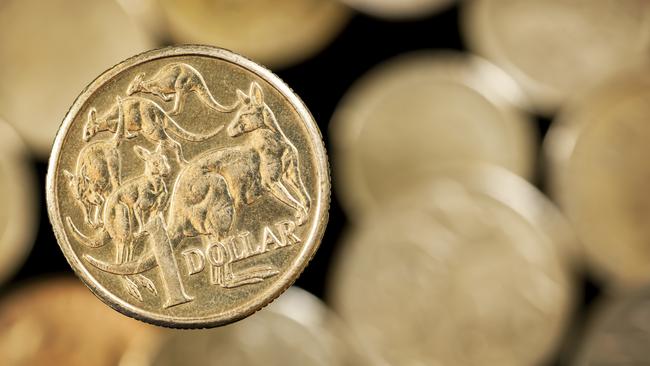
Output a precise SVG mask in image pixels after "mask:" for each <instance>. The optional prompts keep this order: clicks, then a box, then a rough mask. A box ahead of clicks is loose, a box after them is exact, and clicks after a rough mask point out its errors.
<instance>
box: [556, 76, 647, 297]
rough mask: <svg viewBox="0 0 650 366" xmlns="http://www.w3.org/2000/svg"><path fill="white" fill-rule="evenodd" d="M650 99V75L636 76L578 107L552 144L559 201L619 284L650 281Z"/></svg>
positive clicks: (561, 121) (607, 276)
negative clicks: (649, 159)
mask: <svg viewBox="0 0 650 366" xmlns="http://www.w3.org/2000/svg"><path fill="white" fill-rule="evenodd" d="M649 100H650V77H649V76H648V73H647V69H641V70H638V71H629V72H628V73H626V74H624V75H621V76H618V77H616V78H615V79H612V80H610V81H608V82H606V83H604V84H602V85H601V86H600V87H599V88H597V89H595V90H593V91H592V92H591V93H589V94H587V95H584V96H583V97H581V98H579V99H577V100H576V101H575V103H573V104H571V106H570V107H569V108H567V109H566V110H565V111H564V112H563V113H562V114H560V116H559V117H558V118H557V119H556V121H554V122H553V125H552V127H551V129H550V131H549V133H548V136H547V138H546V141H545V142H544V148H545V153H546V155H547V157H548V166H549V173H550V174H549V176H550V178H551V179H550V182H549V183H550V187H551V188H552V192H551V193H552V196H553V197H554V198H555V199H556V200H557V201H558V202H559V203H560V206H561V207H562V208H563V210H564V211H565V212H566V214H567V216H568V218H569V219H570V220H571V221H572V222H573V224H574V226H575V228H576V231H577V233H578V235H579V237H580V239H581V241H582V243H583V246H584V252H585V254H586V258H587V259H588V262H589V263H590V264H591V267H592V269H593V270H595V271H596V273H597V274H598V275H600V277H601V279H603V280H606V281H607V282H609V283H610V284H612V285H622V286H628V285H632V286H636V285H641V284H644V283H646V282H647V281H648V280H650V227H648V225H647V220H648V218H650V197H649V196H648V194H647V182H648V177H649V176H650V166H648V164H647V161H646V156H647V155H648V153H650V146H649V145H648V143H647V141H648V140H649V139H650V125H648V119H649V118H650V104H649V103H648V101H649Z"/></svg>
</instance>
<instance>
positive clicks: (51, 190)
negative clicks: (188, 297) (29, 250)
mask: <svg viewBox="0 0 650 366" xmlns="http://www.w3.org/2000/svg"><path fill="white" fill-rule="evenodd" d="M174 56H202V57H211V58H215V59H218V60H221V61H225V62H228V63H231V64H234V65H237V66H239V67H241V68H243V69H245V70H246V71H248V72H250V73H251V74H253V75H255V76H256V77H259V78H260V79H262V80H264V81H265V82H267V83H268V84H269V85H270V86H271V87H273V88H274V89H275V90H276V91H277V92H278V93H280V94H281V95H282V96H283V97H284V98H285V99H286V101H287V102H288V103H289V104H290V105H291V107H292V108H293V109H294V110H295V112H296V113H297V114H298V116H299V117H300V119H301V120H302V122H303V123H304V126H305V130H306V134H307V137H308V139H309V140H310V141H311V142H312V143H313V145H312V147H313V149H314V157H313V159H314V168H315V169H316V171H317V176H316V177H314V182H315V183H316V184H318V186H319V188H318V189H317V191H318V197H317V198H316V199H314V205H313V206H312V207H313V208H314V213H313V214H312V215H313V217H315V219H314V221H313V224H312V225H311V227H310V228H309V229H308V230H306V234H307V235H306V239H305V241H304V242H305V244H304V245H303V247H302V248H301V250H300V252H299V254H298V255H297V256H296V257H295V258H294V259H293V261H292V263H293V264H294V265H292V266H291V267H289V268H288V269H287V270H286V271H285V272H283V273H281V274H279V275H278V277H277V280H275V281H274V282H273V284H272V285H270V286H269V288H268V289H266V290H264V291H262V292H261V293H260V294H259V295H257V296H256V297H255V298H254V299H250V300H248V301H246V302H245V303H243V304H240V305H239V306H237V307H236V308H233V309H231V310H228V311H226V312H223V313H222V314H217V315H214V316H210V317H187V318H181V319H179V318H174V317H173V316H169V315H162V314H159V313H158V314H157V313H154V312H151V311H146V310H143V309H138V307H136V306H134V305H131V304H129V303H128V302H126V301H124V300H123V299H121V298H119V297H118V296H117V295H115V294H113V293H111V292H110V291H109V290H108V289H106V288H105V287H104V286H102V285H101V284H100V283H99V282H98V281H96V280H95V279H94V278H93V276H92V275H91V274H90V272H89V271H88V269H87V268H86V266H85V265H84V264H83V263H82V262H81V259H80V258H79V257H78V256H77V254H76V253H75V252H74V250H73V249H72V246H71V245H70V242H69V240H68V237H67V234H66V233H65V229H64V225H63V220H62V218H61V213H60V210H59V205H58V203H57V196H56V191H57V189H56V187H57V182H58V179H57V176H58V175H59V171H58V167H59V158H60V154H61V149H62V145H63V143H64V139H65V137H66V136H67V133H68V130H69V129H70V127H71V125H72V123H73V121H74V119H75V117H76V116H77V114H78V113H79V111H80V110H81V107H82V106H83V105H84V104H85V103H86V102H87V101H88V99H89V98H90V97H91V96H92V95H93V94H94V93H96V92H97V90H98V89H99V88H100V87H101V86H103V85H104V84H105V83H107V82H110V81H111V80H112V79H113V77H115V76H117V75H119V74H120V73H121V72H123V71H125V70H128V69H131V68H133V67H137V66H138V65H140V64H144V63H147V62H149V61H153V60H158V59H163V58H167V57H174ZM330 186H331V184H330V174H329V164H328V160H327V152H326V149H325V145H324V143H323V139H322V136H321V133H320V130H319V129H318V125H317V124H316V121H315V120H314V118H313V116H312V115H311V113H310V112H309V109H308V108H307V106H306V105H305V104H304V103H303V101H302V100H301V99H300V97H298V95H296V94H295V93H294V92H293V90H292V89H291V88H290V87H289V86H288V85H287V84H286V83H285V82H284V81H282V79H280V78H279V77H278V76H277V75H275V74H274V73H273V72H271V71H270V70H268V69H266V68H265V67H263V66H261V65H259V64H257V63H255V62H254V61H251V60H249V59H247V58H245V57H243V56H241V55H239V54H236V53H234V52H232V51H229V50H226V49H222V48H218V47H214V46H206V45H184V46H171V47H166V48H159V49H153V50H150V51H147V52H144V53H141V54H138V55H135V56H133V57H131V58H128V59H126V60H124V61H122V62H120V63H119V64H117V65H115V66H113V67H111V68H110V69H108V70H106V71H104V72H103V73H102V74H101V75H100V76H98V77H97V78H96V79H95V80H93V81H92V82H91V83H90V84H89V85H88V86H87V87H86V88H85V89H84V90H83V91H82V92H81V94H80V95H79V96H78V97H77V99H75V101H74V103H73V104H72V106H71V107H70V109H69V111H68V112H67V114H66V116H65V118H64V119H63V122H62V124H61V126H60V127H59V130H58V132H57V135H56V138H55V140H54V144H53V146H52V154H51V156H50V159H49V162H48V170H47V177H46V202H47V211H48V216H49V219H50V223H51V225H52V228H53V230H54V234H55V236H56V239H57V242H58V244H59V247H60V248H61V251H62V252H63V254H64V256H65V258H66V260H67V261H68V264H69V265H70V266H71V267H72V269H73V270H74V272H75V274H76V275H77V277H79V278H80V279H81V281H82V282H83V283H84V284H85V285H86V287H88V288H89V289H90V291H92V293H93V294H95V296H97V297H98V298H99V299H100V300H101V301H103V302H104V303H105V304H106V305H108V306H110V307H111V308H113V309H114V310H116V311H118V312H120V313H122V314H125V315H127V316H129V317H132V318H134V319H137V320H140V321H143V322H147V323H150V324H154V325H159V326H164V327H170V328H182V329H191V328H211V327H217V326H221V325H226V324H229V323H233V322H235V321H238V320H241V319H243V318H246V317H248V316H250V315H251V314H253V313H255V312H256V311H258V310H260V309H262V308H263V307H265V306H266V305H268V304H269V303H271V302H272V301H273V300H275V299H276V298H277V297H278V296H280V295H281V294H282V293H283V292H284V291H286V289H288V288H289V287H290V286H291V285H292V284H293V283H294V282H295V281H296V279H297V278H298V276H299V275H300V274H301V273H302V271H303V270H304V269H305V267H307V265H308V264H309V262H310V261H311V259H312V258H313V256H314V255H315V253H316V251H317V250H318V247H319V246H320V242H321V240H322V237H323V234H324V232H325V228H326V226H327V222H328V219H329V202H330V192H331V189H330ZM296 263H297V264H298V265H295V264H296Z"/></svg>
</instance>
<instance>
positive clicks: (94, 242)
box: [65, 216, 109, 248]
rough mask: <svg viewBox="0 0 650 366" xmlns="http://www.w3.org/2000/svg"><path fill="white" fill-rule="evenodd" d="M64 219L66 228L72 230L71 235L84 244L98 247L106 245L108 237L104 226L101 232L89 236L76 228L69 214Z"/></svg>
mask: <svg viewBox="0 0 650 366" xmlns="http://www.w3.org/2000/svg"><path fill="white" fill-rule="evenodd" d="M65 221H66V223H67V224H68V228H69V229H70V231H71V232H72V234H73V236H74V237H75V238H76V239H77V240H78V241H79V242H80V243H82V244H84V245H85V246H87V247H90V248H99V247H102V246H104V245H106V243H108V239H109V237H108V233H107V232H106V230H105V229H104V228H102V231H101V232H99V233H97V235H95V236H94V237H92V238H91V237H88V236H87V235H85V234H84V233H82V232H81V231H80V230H79V229H77V227H76V226H75V224H74V222H72V219H71V218H70V216H66V218H65Z"/></svg>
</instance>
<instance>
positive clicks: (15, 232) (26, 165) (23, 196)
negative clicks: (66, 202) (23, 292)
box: [0, 118, 39, 284]
mask: <svg viewBox="0 0 650 366" xmlns="http://www.w3.org/2000/svg"><path fill="white" fill-rule="evenodd" d="M0 140H1V141H2V144H1V145H2V146H1V147H0V156H1V158H0V159H2V166H3V168H6V169H7V170H6V171H4V172H3V174H5V176H4V177H3V178H2V179H4V180H5V183H6V187H5V188H6V189H7V190H8V191H7V192H6V194H7V197H10V202H9V203H10V205H9V206H8V207H4V208H3V209H4V210H6V211H8V212H7V223H6V225H5V228H4V232H3V233H2V236H1V237H0V240H1V241H2V245H1V246H0V247H2V250H1V251H0V255H1V257H0V284H2V283H4V282H6V281H7V280H8V279H9V278H10V277H11V276H12V275H13V274H14V273H15V272H16V271H17V270H18V269H19V267H20V266H21V265H22V264H23V263H24V262H25V260H26V259H27V256H28V255H29V253H30V251H31V250H32V248H33V246H34V241H35V240H36V233H37V232H38V228H39V220H38V203H39V190H38V188H37V182H36V181H37V179H36V172H35V171H34V169H33V168H32V167H31V161H30V159H29V157H30V155H29V152H28V149H27V145H26V144H25V143H24V142H23V140H22V139H21V138H20V136H19V135H18V132H16V131H15V129H14V128H13V127H12V126H11V125H9V124H8V123H7V122H5V121H4V120H2V118H0ZM4 203H5V204H6V202H4Z"/></svg>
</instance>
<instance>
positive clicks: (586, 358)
mask: <svg viewBox="0 0 650 366" xmlns="http://www.w3.org/2000/svg"><path fill="white" fill-rule="evenodd" d="M649 291H650V287H648V286H647V285H646V286H643V287H639V288H636V289H626V290H624V291H623V292H621V293H618V294H616V295H605V296H604V297H602V298H600V299H598V300H597V301H596V303H595V304H594V307H593V308H592V309H591V310H590V311H589V313H588V318H587V324H586V326H585V329H584V335H583V337H582V339H581V341H580V342H577V343H578V344H577V345H576V347H577V349H576V351H575V354H574V355H573V357H572V363H571V364H572V365H576V366H591V365H593V364H592V363H591V361H593V355H592V349H593V346H592V344H593V342H594V341H595V339H596V338H597V337H598V333H599V332H600V331H602V330H603V329H605V328H607V327H609V326H611V325H612V320H615V319H616V318H617V317H619V316H620V315H621V311H623V309H624V308H626V307H627V306H629V305H630V304H634V303H635V302H637V301H639V300H641V299H644V298H645V299H647V298H648V297H650V295H649V294H648V293H649Z"/></svg>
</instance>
